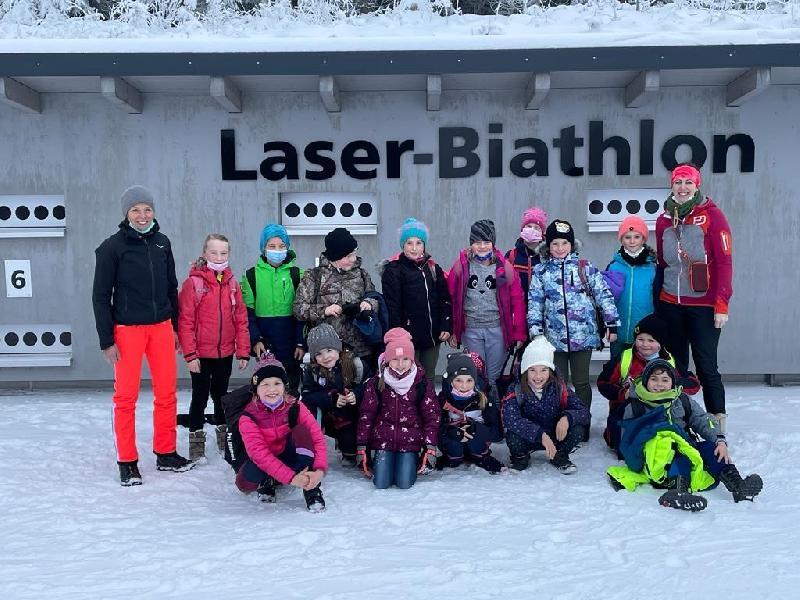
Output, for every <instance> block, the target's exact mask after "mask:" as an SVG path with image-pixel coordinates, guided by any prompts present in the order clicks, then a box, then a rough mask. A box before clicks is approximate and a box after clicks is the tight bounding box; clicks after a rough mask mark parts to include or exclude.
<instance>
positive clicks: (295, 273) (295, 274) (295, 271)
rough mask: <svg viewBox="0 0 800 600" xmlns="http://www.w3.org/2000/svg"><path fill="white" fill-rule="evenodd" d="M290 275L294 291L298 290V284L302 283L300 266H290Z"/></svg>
mask: <svg viewBox="0 0 800 600" xmlns="http://www.w3.org/2000/svg"><path fill="white" fill-rule="evenodd" d="M289 277H291V278H292V286H293V287H294V291H297V286H298V285H300V268H299V267H289Z"/></svg>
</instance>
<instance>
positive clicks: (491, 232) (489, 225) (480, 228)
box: [469, 219, 497, 244]
mask: <svg viewBox="0 0 800 600" xmlns="http://www.w3.org/2000/svg"><path fill="white" fill-rule="evenodd" d="M475 242H492V244H496V243H497V234H496V233H495V229H494V221H490V220H489V219H481V220H480V221H475V222H474V223H473V224H472V227H470V230H469V243H470V244H474V243H475Z"/></svg>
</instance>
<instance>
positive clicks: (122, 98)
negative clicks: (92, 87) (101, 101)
mask: <svg viewBox="0 0 800 600" xmlns="http://www.w3.org/2000/svg"><path fill="white" fill-rule="evenodd" d="M100 92H101V93H102V94H103V96H105V97H106V98H108V100H109V101H110V102H111V103H113V104H116V105H117V106H120V107H122V108H123V109H125V110H126V111H127V112H128V113H130V114H139V113H141V112H142V94H141V92H140V91H139V90H137V89H136V88H135V87H133V86H132V85H131V84H130V83H128V82H127V81H125V80H124V79H123V78H122V77H101V78H100Z"/></svg>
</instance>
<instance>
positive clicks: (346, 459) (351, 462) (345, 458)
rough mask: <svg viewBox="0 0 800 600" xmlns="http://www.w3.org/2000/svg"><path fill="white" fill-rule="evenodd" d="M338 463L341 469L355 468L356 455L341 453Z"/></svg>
mask: <svg viewBox="0 0 800 600" xmlns="http://www.w3.org/2000/svg"><path fill="white" fill-rule="evenodd" d="M340 462H341V464H342V466H343V467H345V468H351V467H355V466H356V455H355V454H345V453H344V452H342V457H341V459H340Z"/></svg>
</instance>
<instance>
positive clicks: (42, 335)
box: [0, 324, 72, 367]
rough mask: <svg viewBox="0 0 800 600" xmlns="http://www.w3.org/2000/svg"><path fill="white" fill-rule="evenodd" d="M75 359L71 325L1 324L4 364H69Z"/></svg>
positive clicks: (0, 362) (0, 359)
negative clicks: (73, 357)
mask: <svg viewBox="0 0 800 600" xmlns="http://www.w3.org/2000/svg"><path fill="white" fill-rule="evenodd" d="M71 360H72V330H71V328H70V326H69V325H63V324H55V325H48V324H45V325H42V324H19V325H0V366H3V367H45V366H62V367H68V366H69V365H70V363H71Z"/></svg>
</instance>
